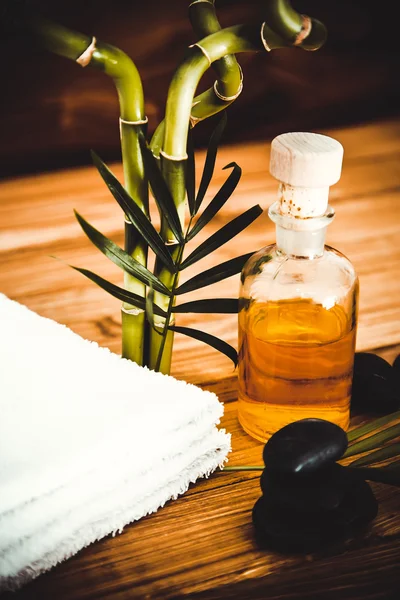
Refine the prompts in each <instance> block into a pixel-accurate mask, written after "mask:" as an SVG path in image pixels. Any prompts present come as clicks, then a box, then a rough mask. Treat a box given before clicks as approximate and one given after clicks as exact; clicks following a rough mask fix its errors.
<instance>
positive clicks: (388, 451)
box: [350, 444, 400, 467]
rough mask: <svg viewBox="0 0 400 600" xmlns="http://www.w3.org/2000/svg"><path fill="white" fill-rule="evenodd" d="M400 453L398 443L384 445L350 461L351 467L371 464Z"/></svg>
mask: <svg viewBox="0 0 400 600" xmlns="http://www.w3.org/2000/svg"><path fill="white" fill-rule="evenodd" d="M399 454H400V444H390V445H389V446H384V447H383V448H380V449H379V450H375V452H369V453H368V454H366V455H365V456H362V457H361V458H358V459H357V460H353V461H352V462H351V463H350V466H352V467H362V466H367V465H372V464H374V463H377V462H381V461H382V460H386V459H387V458H394V457H396V456H398V455H399Z"/></svg>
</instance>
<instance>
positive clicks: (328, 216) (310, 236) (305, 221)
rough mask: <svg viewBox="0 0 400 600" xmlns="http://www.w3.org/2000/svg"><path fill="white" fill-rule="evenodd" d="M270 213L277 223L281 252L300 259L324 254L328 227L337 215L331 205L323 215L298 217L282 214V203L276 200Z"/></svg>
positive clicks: (277, 238)
mask: <svg viewBox="0 0 400 600" xmlns="http://www.w3.org/2000/svg"><path fill="white" fill-rule="evenodd" d="M268 214H269V217H270V219H271V220H272V221H273V222H274V223H275V225H276V247H277V252H278V253H279V254H282V255H287V256H288V257H290V258H299V259H313V258H318V257H319V256H322V254H323V253H324V245H325V236H326V228H327V227H328V225H329V224H330V223H331V222H332V220H333V218H334V216H335V212H334V210H333V209H332V208H331V207H330V206H328V207H327V209H326V211H325V213H324V214H323V215H321V216H317V217H308V218H296V217H294V216H292V215H289V214H282V212H281V210H280V203H279V202H275V203H274V204H273V205H272V206H270V208H269V212H268Z"/></svg>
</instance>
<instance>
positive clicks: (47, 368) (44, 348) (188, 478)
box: [0, 294, 230, 590]
mask: <svg viewBox="0 0 400 600" xmlns="http://www.w3.org/2000/svg"><path fill="white" fill-rule="evenodd" d="M0 332H1V338H0V590H2V589H7V588H16V587H18V586H20V585H22V584H23V583H25V582H26V581H28V580H29V579H32V578H34V577H36V576H37V575H39V574H40V573H41V572H43V571H45V570H47V569H49V568H50V567H52V566H53V565H55V564H57V563H58V562H60V561H61V560H63V559H64V558H67V557H69V556H71V555H73V554H75V553H76V552H77V551H79V550H80V549H81V548H83V547H85V546H87V545H88V544H90V543H91V542H93V541H95V540H98V539H100V538H101V537H103V536H105V535H107V534H109V533H111V532H114V533H115V532H116V531H121V530H122V528H123V527H124V525H126V524H127V523H130V522H132V521H134V520H136V519H139V518H141V517H142V516H144V515H146V514H149V513H150V512H154V511H156V510H157V509H158V508H159V507H160V506H163V505H164V504H165V502H166V501H167V500H169V499H171V498H176V497H177V495H178V494H181V493H183V492H184V491H186V490H187V488H188V486H189V484H190V482H194V481H196V479H197V478H198V477H201V476H207V475H208V474H209V473H211V472H212V471H213V470H214V469H215V468H216V467H217V466H218V465H220V464H222V463H223V462H224V460H225V459H226V456H227V453H228V452H229V450H230V436H229V435H228V434H226V433H225V432H224V431H223V430H220V431H218V430H217V428H216V425H217V424H218V423H219V419H220V417H221V416H222V413H223V407H222V404H221V403H220V402H218V399H217V397H216V396H215V394H212V393H210V392H204V391H202V390H200V389H199V388H197V387H195V386H193V385H189V384H187V383H185V382H182V381H177V380H175V379H174V378H172V377H168V376H165V375H161V374H159V373H154V372H152V371H149V370H148V369H145V368H142V367H138V366H137V365H135V364H133V363H131V362H130V361H127V360H124V359H121V358H120V357H118V356H117V355H114V354H112V353H111V352H109V351H108V350H107V349H105V348H99V347H98V346H97V344H95V343H93V342H88V341H87V340H83V339H82V338H80V337H79V336H78V335H76V334H74V333H73V332H72V331H70V330H69V329H68V328H66V327H64V326H62V325H59V324H58V323H55V322H54V321H51V320H50V319H44V318H43V317H39V316H38V315H36V314H35V313H33V312H31V311H29V310H28V309H27V308H26V307H24V306H21V305H20V304H18V303H16V302H13V301H11V300H9V299H8V298H6V297H5V296H3V295H1V294H0Z"/></svg>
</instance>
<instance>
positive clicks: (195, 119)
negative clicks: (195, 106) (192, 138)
mask: <svg viewBox="0 0 400 600" xmlns="http://www.w3.org/2000/svg"><path fill="white" fill-rule="evenodd" d="M200 121H202V118H201V117H194V116H193V115H190V117H189V123H190V127H191V128H192V129H193V127H196V125H197V123H199V122H200Z"/></svg>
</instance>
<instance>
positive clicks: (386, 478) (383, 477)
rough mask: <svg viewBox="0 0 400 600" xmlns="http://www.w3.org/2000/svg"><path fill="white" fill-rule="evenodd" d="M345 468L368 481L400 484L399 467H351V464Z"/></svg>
mask: <svg viewBox="0 0 400 600" xmlns="http://www.w3.org/2000/svg"><path fill="white" fill-rule="evenodd" d="M345 469H351V470H352V471H353V472H354V474H355V475H359V476H361V477H362V478H363V479H367V480H368V481H376V482H378V483H386V484H388V485H394V486H396V487H399V486H400V469H388V468H387V467H371V468H369V467H354V469H353V466H351V467H345Z"/></svg>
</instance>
